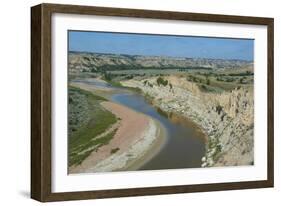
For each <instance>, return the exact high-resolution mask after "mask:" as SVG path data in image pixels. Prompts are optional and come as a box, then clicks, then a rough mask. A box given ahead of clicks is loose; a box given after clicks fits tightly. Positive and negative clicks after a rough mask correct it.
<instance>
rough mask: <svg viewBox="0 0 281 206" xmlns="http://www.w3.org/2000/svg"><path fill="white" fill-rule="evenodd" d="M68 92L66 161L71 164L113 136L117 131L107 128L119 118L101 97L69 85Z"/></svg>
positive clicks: (76, 162)
mask: <svg viewBox="0 0 281 206" xmlns="http://www.w3.org/2000/svg"><path fill="white" fill-rule="evenodd" d="M68 92H69V95H68V103H69V104H68V106H69V109H68V153H69V162H68V164H69V166H72V165H75V164H80V163H81V162H82V161H83V160H84V159H85V158H86V157H87V156H89V155H90V153H91V152H93V151H94V150H97V149H98V148H99V147H101V146H102V145H105V144H107V143H108V142H109V141H110V140H111V139H112V138H113V136H114V134H115V132H116V130H113V131H111V132H106V131H107V130H108V128H110V127H111V126H112V125H113V124H114V123H116V122H117V121H118V119H117V118H116V117H115V115H113V114H112V113H111V112H109V111H107V110H105V109H104V108H103V107H102V106H101V105H100V103H101V102H103V101H106V99H104V98H103V97H100V96H96V95H93V94H92V93H91V92H88V91H85V90H82V89H79V88H76V87H72V86H70V87H69V89H68Z"/></svg>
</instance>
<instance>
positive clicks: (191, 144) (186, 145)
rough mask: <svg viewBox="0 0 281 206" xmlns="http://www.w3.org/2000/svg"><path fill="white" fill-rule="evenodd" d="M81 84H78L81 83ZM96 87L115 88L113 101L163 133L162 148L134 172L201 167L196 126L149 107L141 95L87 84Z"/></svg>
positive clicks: (202, 141)
mask: <svg viewBox="0 0 281 206" xmlns="http://www.w3.org/2000/svg"><path fill="white" fill-rule="evenodd" d="M81 82H82V81H81ZM83 82H84V83H87V84H93V85H95V86H97V87H101V88H102V87H105V88H111V89H115V92H114V93H113V94H112V95H110V96H109V99H110V100H111V101H113V102H116V103H119V104H122V105H125V106H127V107H129V108H132V109H133V110H135V111H138V112H141V113H144V114H146V115H148V116H150V117H152V118H154V119H156V120H158V121H159V122H160V123H161V124H162V125H163V126H164V128H165V129H166V131H167V134H166V135H167V141H166V143H165V145H164V146H163V147H162V149H161V150H160V151H159V152H158V153H157V154H156V155H155V156H154V157H152V158H151V159H150V160H149V161H148V162H146V163H145V164H144V165H143V166H142V167H141V168H139V169H138V170H158V169H179V168H198V167H201V158H202V157H203V156H204V154H205V139H204V135H203V134H202V133H201V132H200V131H199V129H198V127H197V126H196V125H194V124H193V123H192V122H189V121H188V120H187V119H185V118H182V117H181V116H178V115H176V114H169V115H167V114H165V113H163V112H161V111H159V109H157V108H156V107H154V106H153V105H151V104H150V103H149V102H148V101H147V100H146V99H145V98H144V97H143V96H142V95H141V94H139V93H136V92H132V91H129V90H127V89H120V88H116V87H113V86H111V85H109V84H108V83H105V82H95V81H92V80H91V81H88V82H85V81H84V80H83Z"/></svg>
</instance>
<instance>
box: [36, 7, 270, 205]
mask: <svg viewBox="0 0 281 206" xmlns="http://www.w3.org/2000/svg"><path fill="white" fill-rule="evenodd" d="M54 13H67V14H79V15H101V16H119V17H136V18H154V19H169V20H186V21H195V22H196V21H200V22H222V23H234V24H235V23H239V24H252V25H265V26H267V36H268V39H267V54H268V59H267V75H268V77H267V78H268V99H267V102H268V119H267V124H268V125H267V127H268V130H267V141H268V147H267V158H268V159H267V180H263V181H246V182H231V183H216V184H197V185H182V186H174V185H171V186H164V187H149V188H134V189H114V190H98V191H81V192H65V193H53V192H52V190H51V177H52V172H51V171H52V170H51V165H52V164H51V121H52V115H51V109H52V108H51V98H52V93H51V16H52V14H54ZM273 29H274V21H273V19H272V18H260V17H242V16H228V15H214V14H199V13H183V12H169V11H152V10H136V9H120V8H104V7H91V6H75V5H57V4H41V5H37V6H34V7H32V8H31V197H32V198H33V199H36V200H39V201H42V202H48V201H62V200H80V199H92V198H108V197H124V196H139V195H159V194H172V193H187V192H204V191H219V190H234V189H250V188H265V187H273V184H274V159H273V158H274V157H273V156H274V142H273V141H274V138H273V134H274V133H273V131H274V128H273V125H274V123H273V121H274V116H273V115H274V113H273V109H274V96H273V94H274V91H273V79H274V78H273V36H274V31H273Z"/></svg>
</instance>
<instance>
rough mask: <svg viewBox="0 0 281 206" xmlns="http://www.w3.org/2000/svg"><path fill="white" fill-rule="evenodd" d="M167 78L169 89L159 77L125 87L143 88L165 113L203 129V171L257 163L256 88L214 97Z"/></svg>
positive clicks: (129, 83)
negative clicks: (218, 167)
mask: <svg viewBox="0 0 281 206" xmlns="http://www.w3.org/2000/svg"><path fill="white" fill-rule="evenodd" d="M164 78H165V80H168V82H169V84H168V85H166V86H164V85H159V84H157V80H156V78H155V77H151V78H147V79H143V80H138V81H136V80H128V81H123V82H122V84H123V85H124V86H128V87H138V88H140V89H141V90H142V92H143V93H144V94H145V95H146V96H147V97H149V98H151V100H152V102H153V104H154V105H155V106H157V107H159V108H160V109H161V110H163V111H166V112H168V113H169V112H172V113H177V114H180V115H183V116H185V117H187V118H188V119H190V120H192V121H193V122H195V123H196V124H197V125H199V126H200V127H201V128H202V130H203V131H204V132H205V134H206V136H207V137H208V140H207V144H206V154H205V156H204V157H203V158H202V167H210V166H235V165H251V164H253V163H254V140H253V132H254V99H253V87H250V86H249V87H245V88H236V89H234V90H232V91H224V92H222V93H211V92H204V91H202V90H201V89H200V88H199V87H198V85H197V84H195V83H193V82H189V81H187V80H186V78H183V77H178V76H165V77H164Z"/></svg>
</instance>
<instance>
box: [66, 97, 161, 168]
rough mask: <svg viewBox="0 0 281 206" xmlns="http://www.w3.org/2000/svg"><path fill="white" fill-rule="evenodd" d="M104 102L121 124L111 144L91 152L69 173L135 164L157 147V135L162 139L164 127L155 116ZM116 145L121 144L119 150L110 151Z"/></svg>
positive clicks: (116, 146) (125, 166) (126, 166)
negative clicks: (157, 121)
mask: <svg viewBox="0 0 281 206" xmlns="http://www.w3.org/2000/svg"><path fill="white" fill-rule="evenodd" d="M101 104H102V106H103V107H105V108H106V109H107V110H109V111H111V112H112V113H113V114H115V115H116V116H117V117H119V118H120V119H121V122H120V127H119V128H118V130H117V132H116V134H115V136H114V138H113V139H112V140H111V141H110V142H109V144H107V145H104V146H102V147H100V148H99V149H98V151H94V152H92V153H91V154H90V155H89V156H88V157H87V158H86V159H85V160H84V161H83V162H82V164H80V165H78V166H75V167H73V166H72V167H71V168H70V169H69V173H90V172H108V171H116V170H122V168H129V165H130V164H135V165H136V161H137V160H138V159H140V158H143V156H144V155H145V153H147V152H148V151H149V149H151V148H153V147H155V145H154V144H155V143H156V142H157V138H158V140H159V136H160V134H161V132H160V130H161V129H160V127H159V124H158V123H156V122H155V120H153V119H151V118H150V117H148V116H146V115H144V114H141V113H138V112H135V111H133V110H131V109H129V108H127V107H125V106H122V105H119V104H116V103H113V102H102V103H101ZM158 144H159V142H157V145H158ZM159 146H161V144H159ZM115 148H119V150H118V152H116V153H114V154H111V150H112V149H115ZM134 168H136V166H134Z"/></svg>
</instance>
